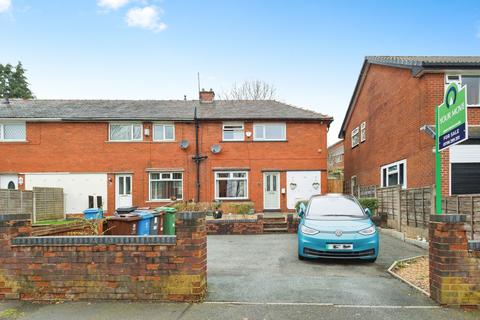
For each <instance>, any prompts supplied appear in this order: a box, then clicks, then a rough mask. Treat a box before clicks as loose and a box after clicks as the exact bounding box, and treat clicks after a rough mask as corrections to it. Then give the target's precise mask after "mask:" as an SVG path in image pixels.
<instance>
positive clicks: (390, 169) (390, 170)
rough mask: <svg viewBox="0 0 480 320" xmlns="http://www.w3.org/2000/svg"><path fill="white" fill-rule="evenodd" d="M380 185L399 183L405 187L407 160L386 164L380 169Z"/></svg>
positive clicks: (388, 185)
mask: <svg viewBox="0 0 480 320" xmlns="http://www.w3.org/2000/svg"><path fill="white" fill-rule="evenodd" d="M380 176H381V181H380V185H381V186H382V187H390V186H396V185H401V186H402V188H404V189H405V188H406V187H407V160H400V161H397V162H394V163H390V164H387V165H385V166H383V167H381V169H380Z"/></svg>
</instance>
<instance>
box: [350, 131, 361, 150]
mask: <svg viewBox="0 0 480 320" xmlns="http://www.w3.org/2000/svg"><path fill="white" fill-rule="evenodd" d="M359 132H360V131H359V129H358V127H356V128H355V129H353V130H352V148H354V147H356V146H358V144H359V143H360V134H359Z"/></svg>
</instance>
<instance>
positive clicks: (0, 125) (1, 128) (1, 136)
mask: <svg viewBox="0 0 480 320" xmlns="http://www.w3.org/2000/svg"><path fill="white" fill-rule="evenodd" d="M9 124H20V125H23V127H24V128H25V138H23V139H5V125H9ZM25 141H27V123H26V122H25V121H3V122H0V142H25Z"/></svg>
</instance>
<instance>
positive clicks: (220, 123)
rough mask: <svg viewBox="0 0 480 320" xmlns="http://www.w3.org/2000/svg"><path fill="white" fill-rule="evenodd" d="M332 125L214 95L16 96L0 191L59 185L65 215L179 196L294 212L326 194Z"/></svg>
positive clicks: (1, 113) (3, 139)
mask: <svg viewBox="0 0 480 320" xmlns="http://www.w3.org/2000/svg"><path fill="white" fill-rule="evenodd" d="M332 120H333V119H332V118H331V117H328V116H325V115H322V114H320V113H316V112H313V111H309V110H305V109H301V108H297V107H293V106H290V105H287V104H284V103H280V102H277V101H216V100H214V92H213V91H211V90H210V91H202V92H200V100H191V101H186V100H181V101H172V100H161V101H120V100H117V101H115V100H111V101H106V100H23V101H20V100H12V101H10V103H9V104H1V105H0V132H1V133H0V154H1V157H0V188H19V189H32V187H35V186H52V187H62V188H64V192H65V198H66V200H65V201H66V212H67V213H80V212H81V211H82V210H83V209H85V208H87V207H88V204H89V203H88V196H89V195H93V196H102V199H103V206H104V209H105V210H106V211H107V212H108V213H113V210H114V209H115V208H118V207H123V206H131V205H134V206H149V207H156V206H159V205H162V204H164V203H165V202H169V201H170V199H172V198H176V199H183V200H199V201H213V200H220V201H252V202H253V203H254V206H255V210H256V211H263V210H272V211H286V210H291V209H293V208H294V204H295V202H296V201H297V200H299V199H303V198H305V197H309V196H310V195H311V194H316V193H320V192H325V191H326V178H327V176H326V171H327V130H328V127H329V125H330V123H331V121H332ZM197 127H198V135H197V134H196V132H197V130H196V128H197ZM197 164H198V167H197ZM197 186H198V188H197Z"/></svg>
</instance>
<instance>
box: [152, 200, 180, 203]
mask: <svg viewBox="0 0 480 320" xmlns="http://www.w3.org/2000/svg"><path fill="white" fill-rule="evenodd" d="M173 201H183V199H177V200H172V199H163V200H147V201H145V202H146V203H163V202H173Z"/></svg>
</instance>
